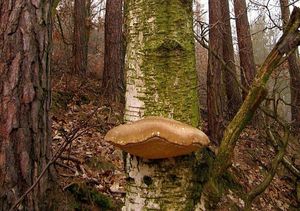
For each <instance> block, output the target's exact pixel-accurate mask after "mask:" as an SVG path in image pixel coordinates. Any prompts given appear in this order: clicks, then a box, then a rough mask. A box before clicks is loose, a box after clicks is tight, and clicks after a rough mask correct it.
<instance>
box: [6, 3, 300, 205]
mask: <svg viewBox="0 0 300 211" xmlns="http://www.w3.org/2000/svg"><path fill="white" fill-rule="evenodd" d="M8 2H14V3H12V4H9V3H8ZM28 2H30V1H27V0H26V1H18V0H15V1H7V2H6V1H5V0H4V1H2V0H0V186H1V187H0V210H8V209H9V208H12V207H13V209H14V208H16V207H18V208H19V209H20V210H24V209H25V210H39V209H40V208H38V207H40V201H43V203H44V205H43V206H47V207H51V209H53V210H121V207H122V206H123V205H124V196H125V192H126V191H125V183H126V176H125V174H124V171H123V167H124V166H123V155H122V152H121V151H120V150H119V149H116V148H115V147H113V146H112V145H110V144H109V143H107V142H105V141H104V140H103V137H104V136H105V134H106V133H107V131H108V130H110V129H111V128H113V127H115V126H117V125H119V124H122V123H124V109H125V101H126V99H125V98H126V97H125V90H126V72H125V71H124V62H125V59H124V58H125V49H126V36H127V34H126V28H125V27H126V26H124V22H126V20H124V16H123V15H124V10H123V6H124V5H123V4H124V2H123V1H122V0H107V1H105V0H54V1H53V2H51V4H50V3H43V1H38V0H36V1H32V2H33V3H32V5H33V6H32V5H31V6H28V5H29V3H28ZM34 2H35V3H34ZM145 4H147V1H145ZM297 4H299V1H298V0H292V1H288V0H272V1H271V0H263V1H258V0H249V1H246V0H220V1H213V0H210V1H209V2H206V1H202V0H194V1H193V14H194V15H193V16H194V20H193V23H194V27H193V28H194V35H195V55H196V71H197V76H198V86H197V91H198V95H199V105H200V116H201V120H202V121H201V129H202V130H203V131H204V132H205V133H206V134H208V136H209V137H210V140H211V142H212V143H211V145H210V146H209V150H210V151H211V152H212V153H213V154H218V152H219V150H220V149H221V148H222V149H224V148H223V146H222V145H221V142H222V140H224V131H225V130H226V127H227V126H228V124H229V123H230V121H231V120H232V119H233V118H234V116H235V115H236V113H237V111H238V110H239V108H240V107H241V105H242V103H243V101H244V100H245V98H246V96H247V94H248V91H249V89H250V87H251V84H252V82H253V81H254V80H255V79H254V78H255V74H256V73H257V72H258V71H259V70H260V68H261V67H262V66H263V64H264V62H265V60H266V58H267V56H268V54H269V53H270V52H271V50H272V49H273V48H274V47H276V43H277V42H278V40H279V38H280V36H281V35H282V34H283V31H284V29H285V28H286V27H287V23H288V20H289V16H290V14H291V11H292V9H293V7H294V6H297ZM37 5H38V6H37ZM41 5H42V6H41ZM24 8H26V10H25V9H24ZM21 11H29V12H28V14H27V13H26V12H24V14H23V13H22V12H21ZM45 11H47V12H45ZM46 13H47V14H51V17H50V16H49V17H48V19H47V21H46V23H47V24H46V27H40V26H38V24H37V25H36V26H35V25H34V24H32V25H30V24H27V25H26V20H27V19H26V17H31V18H30V19H33V18H32V17H34V19H36V22H34V23H40V22H39V20H40V18H41V17H46V16H47V15H45V14H46ZM18 17H19V18H18ZM17 20H19V22H18V21H17ZM26 27H28V28H30V29H32V30H28V31H29V33H28V34H29V35H28V36H27V35H26V33H24V30H25V31H26V29H27V28H26ZM9 31H11V32H9ZM20 34H22V36H21V35H20ZM31 35H33V37H34V38H32V36H31ZM36 37H38V38H36ZM51 39H52V40H51ZM23 40H26V43H28V45H29V47H27V46H26V45H23V44H22V42H23ZM47 40H48V41H47ZM24 42H25V41H24ZM35 42H36V43H39V44H40V47H39V48H34V47H32V46H35ZM43 43H51V46H49V48H48V47H47V46H46V45H45V44H43ZM27 48H28V49H30V50H28V53H24V52H27V50H26V49H27ZM19 49H23V50H21V51H19ZM24 49H25V50H24ZM41 49H43V51H45V52H48V53H49V55H44V54H43V55H42V54H41V52H42V50H41ZM18 52H23V54H22V53H18ZM36 55H39V56H36ZM285 56H286V57H285V58H286V59H284V60H280V62H278V63H279V64H277V65H276V66H274V67H272V68H273V69H274V70H273V72H272V74H271V76H270V79H269V81H268V83H267V84H266V88H267V90H268V93H267V94H266V95H263V96H262V97H263V99H261V100H262V102H261V103H260V106H258V105H257V106H256V107H255V109H254V110H256V113H255V114H254V116H253V119H252V120H251V121H250V122H249V123H248V124H247V126H246V127H245V128H244V129H243V128H242V129H241V131H240V132H241V134H239V136H238V137H237V140H236V141H235V142H230V143H231V145H230V144H229V145H230V146H229V145H228V146H226V147H228V149H230V150H232V151H233V154H232V155H231V158H232V165H231V164H230V165H229V167H228V172H229V174H230V175H231V176H230V179H228V180H227V183H226V185H227V186H226V187H227V188H226V191H225V192H224V194H223V195H222V197H220V198H219V200H218V202H217V203H216V205H215V207H214V209H215V210H229V209H231V208H233V207H235V208H236V209H242V208H244V207H245V202H246V207H247V206H250V208H251V206H252V209H253V210H298V209H300V136H299V132H300V63H299V53H298V50H292V51H290V52H288V54H287V55H285ZM46 57H47V58H48V59H47V58H46ZM30 59H31V60H30ZM28 61H33V62H28ZM27 63H28V64H27ZM18 66H19V67H23V68H27V69H28V70H29V71H28V72H26V71H23V73H22V71H19V69H18V68H17V69H18V70H16V71H11V72H10V70H13V69H14V68H16V67H18ZM48 66H49V68H50V69H48V68H47V67H48ZM39 68H40V73H37V72H38V71H36V70H37V69H39ZM41 70H42V71H41ZM50 70H51V71H50ZM43 71H44V72H43ZM31 72H32V74H31ZM21 74H24V75H23V76H22V77H21V76H20V75H21ZM18 77H19V78H22V80H21V79H20V81H18V79H16V78H18ZM29 78H30V79H29ZM28 80H32V81H35V80H36V81H39V82H37V84H38V85H36V84H35V85H34V86H33V87H35V88H34V89H35V90H36V94H35V95H34V96H38V97H37V98H38V99H39V100H40V101H39V102H38V103H32V104H30V106H23V103H25V104H26V103H28V102H31V100H33V99H36V98H35V97H32V94H31V93H32V92H31V91H32V90H31V86H30V85H28V86H27V85H26V84H28V83H26V81H28ZM24 81H25V82H24ZM23 82H24V84H25V85H23ZM33 83H35V82H33ZM17 84H21V85H17ZM7 87H8V88H7ZM15 87H18V88H15ZM50 87H51V89H50ZM16 90H18V91H16ZM20 90H21V91H20ZM20 93H21V94H20ZM38 93H39V94H38ZM43 93H44V94H45V93H48V94H49V96H50V95H51V100H50V98H49V99H48V98H46V97H44V96H45V95H44V94H43ZM7 96H13V97H11V98H9V97H7ZM18 99H19V100H18ZM50 101H51V102H50ZM258 101H259V102H260V100H258ZM32 102H35V101H34V100H33V101H32ZM39 106H42V107H43V108H45V110H47V109H48V110H50V112H49V116H48V114H47V115H46V114H45V113H43V112H40V111H39V112H36V110H35V108H37V107H39ZM30 115H31V117H32V119H30V118H31V117H29V116H30ZM34 115H36V117H33V116H34ZM48 117H49V119H51V121H50V123H48V120H47V118H48ZM29 119H30V120H29ZM16 122H18V123H16ZM26 122H30V123H28V124H30V125H31V126H30V127H29V128H30V130H28V131H27V130H25V129H24V130H23V128H26V124H27V123H26ZM35 123H36V125H35ZM240 123H241V124H242V123H243V122H240ZM24 125H25V126H24ZM16 128H18V129H16ZM44 128H46V129H44ZM21 129H22V130H21ZM46 131H48V132H46ZM49 131H51V133H50V132H49ZM41 137H44V138H45V139H43V138H41ZM17 140H19V141H17ZM21 140H22V141H21ZM41 140H47V141H41ZM220 145H221V147H220ZM30 147H31V148H30ZM230 147H231V148H230ZM23 149H26V150H28V151H29V152H30V153H31V154H30V155H27V154H26V153H25V151H26V150H23ZM23 152H24V153H23ZM38 154H43V156H42V157H43V158H39V156H37V155H38ZM216 165H217V164H216ZM224 165H225V164H224ZM45 169H46V170H45ZM44 170H45V171H44ZM43 171H44V172H43ZM42 172H43V176H41V177H39V175H41V173H42ZM45 172H46V173H45ZM14 175H17V176H14ZM49 181H50V182H49ZM49 183H50V184H54V185H53V186H52V187H53V188H51V189H49V192H48V191H47V192H46V193H47V194H46V196H42V195H41V192H44V191H42V190H43V189H44V188H43V186H44V187H46V186H47V185H46V184H49ZM11 190H13V191H11ZM47 190H48V189H47ZM253 190H255V191H254V192H253ZM251 194H252V195H251ZM252 196H254V197H252ZM45 204H47V205H45ZM249 204H250V205H249Z"/></svg>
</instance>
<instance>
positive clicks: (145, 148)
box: [105, 117, 209, 211]
mask: <svg viewBox="0 0 300 211" xmlns="http://www.w3.org/2000/svg"><path fill="white" fill-rule="evenodd" d="M105 140H106V141H108V142H111V143H112V144H113V145H115V146H117V147H119V148H121V149H122V150H124V151H126V152H128V153H129V154H128V155H127V156H126V159H125V161H124V162H125V165H124V167H125V172H126V176H127V179H126V181H127V184H126V197H125V206H124V207H123V209H122V210H124V211H131V210H195V209H194V207H195V204H197V203H198V201H199V192H200V190H201V188H202V183H203V181H204V179H203V178H204V177H205V176H204V177H203V176H201V174H203V175H206V173H201V172H206V171H207V165H206V164H205V163H204V162H203V160H204V159H203V153H201V151H199V149H201V148H204V147H205V146H207V145H208V144H209V139H208V137H207V136H206V135H205V134H204V133H203V132H202V131H201V130H199V129H197V128H194V127H192V126H189V125H187V124H184V123H181V122H178V121H175V120H172V119H167V118H163V117H146V118H145V119H142V120H138V121H136V122H133V123H128V124H125V125H120V126H117V127H115V128H113V129H112V130H110V131H109V132H108V133H107V134H106V136H105ZM195 151H197V152H196V153H192V152H195ZM198 152H199V153H198ZM198 154H199V155H198ZM199 169H200V170H199Z"/></svg>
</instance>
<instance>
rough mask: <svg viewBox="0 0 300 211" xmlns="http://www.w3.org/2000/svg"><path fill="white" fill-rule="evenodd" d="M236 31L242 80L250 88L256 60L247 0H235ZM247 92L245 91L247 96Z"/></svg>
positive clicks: (244, 94)
mask: <svg viewBox="0 0 300 211" xmlns="http://www.w3.org/2000/svg"><path fill="white" fill-rule="evenodd" d="M234 12H235V17H236V31H237V38H238V46H239V56H240V67H241V81H242V85H243V86H244V87H246V88H247V89H249V87H250V85H251V83H252V82H253V79H254V76H255V62H254V54H253V47H252V40H251V34H250V26H249V21H248V16H247V6H246V1H245V0H234ZM246 94H247V93H245V92H244V91H243V96H244V97H245V96H246Z"/></svg>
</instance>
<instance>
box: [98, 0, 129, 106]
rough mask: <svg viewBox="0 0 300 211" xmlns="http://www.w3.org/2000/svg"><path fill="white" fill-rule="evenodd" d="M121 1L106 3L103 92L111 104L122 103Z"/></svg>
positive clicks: (115, 0)
mask: <svg viewBox="0 0 300 211" xmlns="http://www.w3.org/2000/svg"><path fill="white" fill-rule="evenodd" d="M122 17H123V14H122V0H114V1H107V2H106V14H105V54H104V72H103V85H102V87H103V91H104V96H105V98H106V99H107V100H108V101H109V103H110V104H112V103H119V102H124V73H123V51H122V49H123V48H122V47H123V46H122V45H123V42H122V22H123V18H122Z"/></svg>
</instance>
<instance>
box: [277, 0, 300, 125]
mask: <svg viewBox="0 0 300 211" xmlns="http://www.w3.org/2000/svg"><path fill="white" fill-rule="evenodd" d="M280 7H281V14H282V23H283V28H284V29H285V28H286V24H287V22H288V20H289V16H290V10H289V1H288V0H280ZM288 64H289V73H290V89H291V105H292V108H291V109H292V121H293V128H294V129H295V130H296V131H300V64H299V58H298V57H297V53H296V51H294V52H293V53H291V54H290V56H289V57H288Z"/></svg>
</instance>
